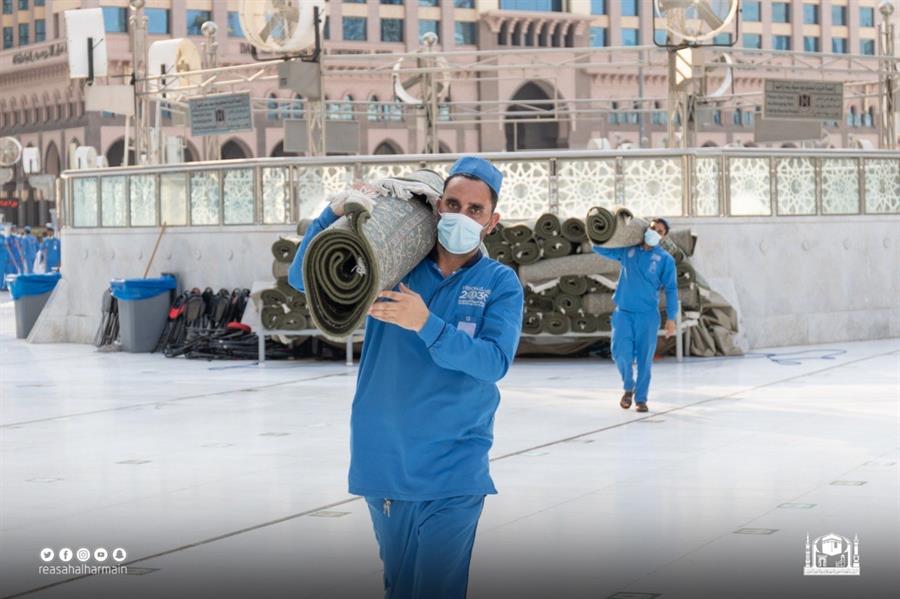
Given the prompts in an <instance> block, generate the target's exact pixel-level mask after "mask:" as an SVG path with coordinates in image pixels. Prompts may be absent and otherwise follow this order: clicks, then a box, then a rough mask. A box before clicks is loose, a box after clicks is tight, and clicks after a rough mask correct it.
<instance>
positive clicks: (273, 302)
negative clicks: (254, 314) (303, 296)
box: [259, 289, 287, 306]
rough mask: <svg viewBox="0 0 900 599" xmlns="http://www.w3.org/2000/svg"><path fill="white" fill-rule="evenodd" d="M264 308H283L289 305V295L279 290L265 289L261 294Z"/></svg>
mask: <svg viewBox="0 0 900 599" xmlns="http://www.w3.org/2000/svg"><path fill="white" fill-rule="evenodd" d="M259 299H261V300H262V303H263V306H281V305H284V304H286V303H287V295H285V294H284V293H283V292H282V291H281V290H279V289H264V290H263V291H262V292H261V293H260V294H259Z"/></svg>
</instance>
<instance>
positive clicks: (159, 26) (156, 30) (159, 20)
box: [144, 8, 231, 35]
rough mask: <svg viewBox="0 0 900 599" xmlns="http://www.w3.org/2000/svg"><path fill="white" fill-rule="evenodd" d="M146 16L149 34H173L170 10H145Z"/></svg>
mask: <svg viewBox="0 0 900 599" xmlns="http://www.w3.org/2000/svg"><path fill="white" fill-rule="evenodd" d="M229 14H231V13H229ZM144 16H146V17H147V33H150V34H152V35H169V34H170V33H172V30H171V28H170V26H169V11H168V9H165V8H145V9H144Z"/></svg>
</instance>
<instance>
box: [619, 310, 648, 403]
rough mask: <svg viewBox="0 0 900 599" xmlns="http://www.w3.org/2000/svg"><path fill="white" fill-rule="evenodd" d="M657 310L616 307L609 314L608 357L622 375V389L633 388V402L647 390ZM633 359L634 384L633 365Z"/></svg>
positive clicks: (640, 399)
mask: <svg viewBox="0 0 900 599" xmlns="http://www.w3.org/2000/svg"><path fill="white" fill-rule="evenodd" d="M657 331H659V312H657V311H656V310H654V311H653V312H625V311H624V310H619V309H618V308H616V310H615V312H613V314H612V357H613V360H614V361H615V362H616V368H617V369H618V370H619V374H620V375H621V376H622V388H623V389H624V390H625V391H634V401H635V402H637V403H645V402H646V401H647V393H648V392H649V391H650V368H651V366H652V365H653V354H654V353H655V352H656V333H657ZM634 362H637V385H635V381H634V369H633V364H634Z"/></svg>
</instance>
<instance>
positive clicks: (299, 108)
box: [291, 94, 303, 119]
mask: <svg viewBox="0 0 900 599" xmlns="http://www.w3.org/2000/svg"><path fill="white" fill-rule="evenodd" d="M292 104H293V106H292V108H291V118H292V119H302V118H303V96H301V95H300V94H294V101H293V103H292Z"/></svg>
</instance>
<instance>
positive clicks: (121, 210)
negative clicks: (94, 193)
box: [100, 175, 128, 227]
mask: <svg viewBox="0 0 900 599" xmlns="http://www.w3.org/2000/svg"><path fill="white" fill-rule="evenodd" d="M100 191H101V194H100V197H101V202H102V206H101V209H100V222H101V223H102V226H104V227H124V226H126V225H127V224H128V220H127V213H126V211H125V209H126V206H127V205H128V197H127V196H126V195H125V176H124V175H118V176H115V177H103V178H102V179H100Z"/></svg>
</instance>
